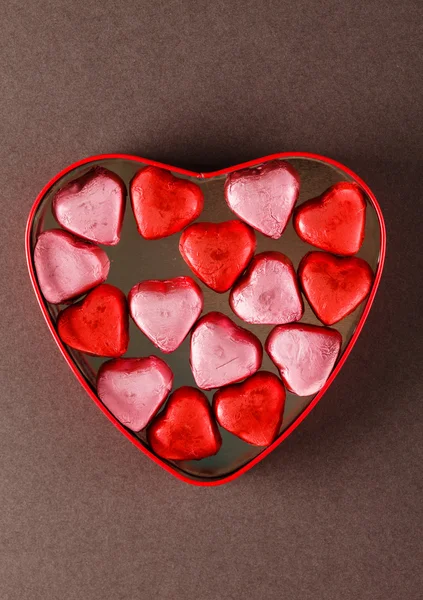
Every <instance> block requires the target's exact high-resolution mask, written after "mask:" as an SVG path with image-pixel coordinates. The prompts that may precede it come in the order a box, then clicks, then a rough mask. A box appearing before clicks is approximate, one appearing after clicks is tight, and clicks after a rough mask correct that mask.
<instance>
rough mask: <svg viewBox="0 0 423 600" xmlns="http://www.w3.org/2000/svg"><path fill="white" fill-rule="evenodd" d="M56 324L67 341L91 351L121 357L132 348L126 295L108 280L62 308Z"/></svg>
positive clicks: (60, 335)
mask: <svg viewBox="0 0 423 600" xmlns="http://www.w3.org/2000/svg"><path fill="white" fill-rule="evenodd" d="M56 325H57V331H58V334H59V337H60V338H61V339H62V341H63V342H64V343H65V344H68V346H71V347H72V348H75V350H80V351H81V352H86V353H87V354H94V355H96V356H110V357H118V356H122V354H125V352H126V350H127V348H128V343H129V334H128V310H127V306H126V298H125V296H124V294H123V293H122V292H121V291H120V290H119V289H118V288H116V287H114V286H113V285H109V284H107V283H104V284H103V285H100V286H98V287H97V288H95V289H94V290H92V291H91V292H89V293H88V294H87V295H86V296H85V298H83V300H81V301H80V302H77V303H76V304H72V305H71V306H69V307H68V308H65V310H62V312H61V313H59V316H58V317H57V323H56Z"/></svg>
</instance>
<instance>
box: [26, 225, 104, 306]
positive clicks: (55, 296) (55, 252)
mask: <svg viewBox="0 0 423 600" xmlns="http://www.w3.org/2000/svg"><path fill="white" fill-rule="evenodd" d="M34 265H35V270H36V273H37V278H38V283H39V285H40V289H41V292H42V294H43V296H44V298H45V299H46V300H47V302H51V303H52V304H61V303H62V302H66V301H67V300H70V299H71V298H75V297H77V296H80V295H81V294H84V293H85V292H87V291H88V290H90V289H91V288H93V287H95V286H96V285H99V284H100V283H103V281H105V280H106V278H107V275H108V274H109V268H110V261H109V259H108V257H107V254H106V253H105V252H104V250H102V249H101V248H98V247H97V246H94V244H90V243H88V242H83V241H82V240H79V239H78V238H76V237H75V236H74V235H72V234H71V233H68V232H67V231H62V230H61V229H51V230H49V231H44V232H43V233H41V234H40V235H39V236H38V240H37V243H36V245H35V249H34Z"/></svg>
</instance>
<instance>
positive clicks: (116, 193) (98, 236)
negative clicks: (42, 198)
mask: <svg viewBox="0 0 423 600" xmlns="http://www.w3.org/2000/svg"><path fill="white" fill-rule="evenodd" d="M125 199H126V188H125V184H124V183H123V181H122V179H121V178H120V177H118V175H116V173H112V172H111V171H108V170H107V169H104V168H103V167H94V169H90V170H89V171H88V172H87V173H85V174H84V175H82V176H81V177H79V178H78V179H74V180H73V181H71V182H69V183H67V184H66V185H65V186H64V187H62V188H61V189H60V190H59V191H58V192H57V194H56V195H55V197H54V200H53V207H52V210H53V214H54V217H55V219H56V221H57V222H58V223H59V224H60V225H61V226H62V227H64V229H67V230H68V231H70V232H71V233H75V234H76V235H79V236H81V237H83V238H84V239H86V240H90V241H92V242H96V243H97V244H105V245H106V246H114V245H115V244H117V243H118V242H119V239H120V232H121V229H122V221H123V216H124V213H125Z"/></svg>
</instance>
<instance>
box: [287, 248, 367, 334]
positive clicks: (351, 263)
mask: <svg viewBox="0 0 423 600" xmlns="http://www.w3.org/2000/svg"><path fill="white" fill-rule="evenodd" d="M298 277H299V280H300V283H301V287H302V289H303V291H304V293H305V295H306V297H307V300H308V302H309V304H310V306H311V308H312V309H313V312H314V313H315V314H316V316H317V318H318V319H319V320H320V321H321V322H322V323H324V324H325V325H333V324H334V323H337V322H338V321H340V320H341V319H343V318H344V317H346V316H347V315H349V314H350V313H352V312H353V310H355V309H356V308H357V306H358V305H359V304H360V303H361V302H362V301H363V300H364V299H365V298H366V296H367V295H368V294H369V292H370V289H371V287H372V283H373V277H374V276H373V271H372V270H371V268H370V266H369V265H368V264H367V263H366V261H365V260H363V259H362V258H356V257H344V258H338V257H336V256H333V255H332V254H328V253H326V252H309V253H308V254H306V255H305V256H304V258H303V259H302V261H301V263H300V265H299V267H298Z"/></svg>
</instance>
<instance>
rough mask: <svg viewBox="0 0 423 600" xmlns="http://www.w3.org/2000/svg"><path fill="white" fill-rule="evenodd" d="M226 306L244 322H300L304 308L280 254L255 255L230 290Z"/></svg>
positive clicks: (288, 265)
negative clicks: (228, 305) (229, 306)
mask: <svg viewBox="0 0 423 600" xmlns="http://www.w3.org/2000/svg"><path fill="white" fill-rule="evenodd" d="M229 304H230V305H231V308H232V310H233V311H234V313H235V314H236V315H238V317H240V318H241V319H243V320H244V321H246V322H247V323H255V324H262V325H266V324H267V325H277V324H279V323H280V324H283V323H291V322H292V321H299V320H300V319H301V317H302V315H303V311H304V307H303V301H302V298H301V292H300V289H299V287H298V283H297V277H296V274H295V270H294V267H293V265H292V263H291V261H290V260H289V258H287V257H286V256H285V255H284V254H281V253H280V252H263V253H262V254H257V255H256V256H255V257H254V258H253V260H252V261H251V263H250V265H249V266H248V268H247V271H246V272H245V273H244V275H242V277H241V278H240V279H239V280H238V282H237V283H236V284H235V286H234V287H233V289H232V291H231V294H230V297H229Z"/></svg>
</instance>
